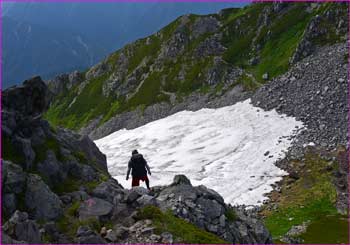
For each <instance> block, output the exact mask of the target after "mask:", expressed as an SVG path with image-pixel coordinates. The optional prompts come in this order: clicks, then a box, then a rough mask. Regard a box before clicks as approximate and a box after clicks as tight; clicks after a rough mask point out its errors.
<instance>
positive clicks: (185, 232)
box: [137, 206, 228, 244]
mask: <svg viewBox="0 0 350 245" xmlns="http://www.w3.org/2000/svg"><path fill="white" fill-rule="evenodd" d="M137 219H140V220H141V219H151V220H152V221H153V224H154V225H155V227H156V232H157V233H159V234H160V233H162V232H166V231H167V232H170V233H171V234H173V235H174V236H175V239H178V240H180V241H181V242H184V243H195V244H203V243H206V244H227V243H228V242H226V241H224V240H222V239H221V238H219V237H217V236H215V235H214V234H212V233H209V232H207V231H204V230H202V229H200V228H198V227H196V226H195V225H193V224H191V223H189V222H187V221H185V220H183V219H180V218H177V217H175V216H174V215H173V214H172V213H171V212H170V211H168V212H165V213H163V212H162V211H161V210H160V209H159V208H157V207H155V206H147V207H144V208H142V209H141V210H139V212H138V215H137Z"/></svg>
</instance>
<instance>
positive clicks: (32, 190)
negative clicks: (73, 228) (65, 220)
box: [25, 174, 63, 220]
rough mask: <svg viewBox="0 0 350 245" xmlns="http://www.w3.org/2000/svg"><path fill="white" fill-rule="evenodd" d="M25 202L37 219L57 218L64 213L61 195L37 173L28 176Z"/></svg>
mask: <svg viewBox="0 0 350 245" xmlns="http://www.w3.org/2000/svg"><path fill="white" fill-rule="evenodd" d="M25 204H26V207H27V208H28V209H29V210H30V211H31V212H30V213H31V214H32V215H33V216H34V217H35V219H43V220H56V219H58V218H59V217H60V216H61V215H62V213H63V210H62V207H61V206H62V202H61V200H60V199H59V197H58V196H57V195H56V194H55V193H53V192H52V191H51V190H50V188H49V187H48V186H47V185H46V184H45V183H44V182H43V181H42V179H41V178H40V177H39V176H38V175H35V174H29V175H28V177H27V188H26V193H25Z"/></svg>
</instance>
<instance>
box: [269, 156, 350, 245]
mask: <svg viewBox="0 0 350 245" xmlns="http://www.w3.org/2000/svg"><path fill="white" fill-rule="evenodd" d="M293 164H294V166H298V165H299V164H300V163H299V162H297V161H295V162H294V163H293ZM327 165H328V162H327V161H325V160H323V159H321V158H320V157H319V156H318V155H317V154H314V153H309V154H307V155H306V158H305V168H304V169H303V170H302V171H300V172H301V176H300V178H299V179H298V180H296V181H295V182H294V183H292V184H289V183H288V182H289V179H288V178H287V179H286V180H285V181H284V182H283V183H282V191H281V195H278V194H277V193H273V194H272V199H275V202H276V203H277V204H278V209H277V210H274V211H270V210H264V211H263V212H262V214H263V215H265V216H266V218H265V224H266V226H267V228H268V229H269V231H270V232H271V234H272V236H273V238H274V239H275V240H278V239H280V238H281V237H282V236H283V235H284V234H286V233H287V232H288V231H289V230H290V228H291V227H292V226H293V225H300V224H302V223H303V222H308V223H309V224H310V225H309V226H308V229H307V232H306V233H305V234H303V235H302V238H303V239H304V240H305V242H306V243H318V242H321V241H322V242H325V241H326V240H327V239H328V240H327V241H329V243H336V242H337V241H338V240H339V239H343V238H344V237H346V238H347V235H346V236H345V233H344V232H345V230H347V226H346V229H345V226H344V221H343V220H344V217H342V216H341V215H338V213H337V210H336V208H335V201H336V190H335V187H334V185H333V183H332V173H331V171H327V170H326V167H327ZM276 195H277V196H276ZM327 221H330V222H333V223H338V225H337V227H339V229H337V232H336V233H331V231H332V230H334V229H330V230H328V231H327V232H324V233H323V234H324V235H323V237H324V236H327V237H328V238H327V239H326V240H321V237H322V236H320V233H322V231H323V230H324V228H325V227H323V226H322V224H324V223H325V222H327ZM318 229H319V230H318ZM324 231H326V230H324ZM316 234H317V236H316ZM338 234H342V235H341V236H339V237H338ZM335 237H338V238H337V239H335ZM331 239H335V240H332V241H330V240H331ZM342 242H344V243H348V242H347V240H346V239H345V240H344V239H343V240H342Z"/></svg>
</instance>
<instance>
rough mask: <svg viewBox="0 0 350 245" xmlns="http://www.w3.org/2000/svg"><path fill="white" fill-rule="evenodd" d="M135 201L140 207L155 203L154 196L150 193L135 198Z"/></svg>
mask: <svg viewBox="0 0 350 245" xmlns="http://www.w3.org/2000/svg"><path fill="white" fill-rule="evenodd" d="M136 202H137V203H138V205H140V206H141V207H144V206H148V205H156V198H155V197H153V196H150V195H142V196H141V197H139V198H138V199H137V200H136Z"/></svg>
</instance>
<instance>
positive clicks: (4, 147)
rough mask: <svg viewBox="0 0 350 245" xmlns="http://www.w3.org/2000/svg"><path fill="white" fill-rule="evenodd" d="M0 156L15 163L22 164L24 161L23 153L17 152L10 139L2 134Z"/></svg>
mask: <svg viewBox="0 0 350 245" xmlns="http://www.w3.org/2000/svg"><path fill="white" fill-rule="evenodd" d="M1 157H2V159H4V160H9V161H11V162H13V163H17V164H23V163H24V162H25V159H24V155H23V153H22V152H19V151H18V150H17V149H16V147H15V146H14V145H13V143H12V141H11V139H10V138H9V137H6V136H4V135H3V136H2V143H1Z"/></svg>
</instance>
